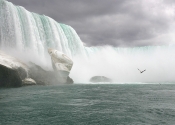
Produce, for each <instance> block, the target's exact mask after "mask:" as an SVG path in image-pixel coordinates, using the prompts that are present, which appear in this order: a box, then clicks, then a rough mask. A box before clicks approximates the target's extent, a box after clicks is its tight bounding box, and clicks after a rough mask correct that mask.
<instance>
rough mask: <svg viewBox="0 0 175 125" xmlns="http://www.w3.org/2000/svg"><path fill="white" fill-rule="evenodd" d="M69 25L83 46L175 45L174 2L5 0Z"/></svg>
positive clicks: (142, 0)
mask: <svg viewBox="0 0 175 125" xmlns="http://www.w3.org/2000/svg"><path fill="white" fill-rule="evenodd" d="M8 1H9V2H12V3H13V4H16V5H20V6H23V7H25V8H26V9H27V10H29V11H31V12H35V13H39V14H44V15H47V16H49V17H51V18H53V19H55V20H56V21H57V22H59V23H64V24H67V25H70V26H72V27H73V28H74V29H75V30H76V31H77V33H78V35H79V36H80V38H81V40H82V41H83V42H84V43H85V44H86V46H99V45H112V46H120V47H134V46H148V45H164V44H174V43H175V0H8Z"/></svg>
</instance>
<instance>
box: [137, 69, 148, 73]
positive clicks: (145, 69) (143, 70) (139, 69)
mask: <svg viewBox="0 0 175 125" xmlns="http://www.w3.org/2000/svg"><path fill="white" fill-rule="evenodd" d="M138 70H139V71H140V69H138ZM145 71H146V69H145V70H143V71H140V73H143V72H145Z"/></svg>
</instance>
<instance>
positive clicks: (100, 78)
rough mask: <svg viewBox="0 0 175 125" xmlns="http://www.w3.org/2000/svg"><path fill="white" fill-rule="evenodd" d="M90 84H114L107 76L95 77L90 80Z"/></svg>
mask: <svg viewBox="0 0 175 125" xmlns="http://www.w3.org/2000/svg"><path fill="white" fill-rule="evenodd" d="M90 82H112V80H111V79H110V78H107V77H105V76H94V77H92V78H91V79H90Z"/></svg>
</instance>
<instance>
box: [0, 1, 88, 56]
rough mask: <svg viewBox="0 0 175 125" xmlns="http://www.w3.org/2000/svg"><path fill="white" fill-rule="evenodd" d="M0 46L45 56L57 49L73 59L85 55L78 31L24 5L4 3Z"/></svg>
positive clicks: (0, 7)
mask: <svg viewBox="0 0 175 125" xmlns="http://www.w3.org/2000/svg"><path fill="white" fill-rule="evenodd" d="M0 38H1V39H0V40H1V41H0V46H1V48H4V47H5V48H6V47H10V48H15V49H17V50H19V51H21V52H24V51H30V52H33V53H34V54H35V55H37V54H38V55H39V56H40V57H43V56H44V55H45V53H47V49H48V48H54V49H57V50H59V51H62V52H63V53H65V54H67V55H68V56H70V57H73V56H75V55H76V54H85V49H84V46H83V44H82V42H81V40H80V38H79V36H78V35H77V33H76V31H75V30H74V29H73V28H72V27H71V26H68V25H65V24H60V23H57V22H56V21H55V20H53V19H52V18H50V17H48V16H45V15H39V14H36V13H31V12H29V11H27V10H26V9H25V8H23V7H21V6H15V5H13V4H12V3H10V2H8V1H5V0H0Z"/></svg>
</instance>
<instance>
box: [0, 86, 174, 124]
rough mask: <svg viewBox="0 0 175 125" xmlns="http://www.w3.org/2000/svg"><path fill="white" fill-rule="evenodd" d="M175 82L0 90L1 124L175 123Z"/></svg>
mask: <svg viewBox="0 0 175 125" xmlns="http://www.w3.org/2000/svg"><path fill="white" fill-rule="evenodd" d="M174 104H175V85H173V84H172V85H171V84H166V85H162V84H161V85H63V86H31V87H22V88H15V89H0V125H174V124H175V107H174Z"/></svg>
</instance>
